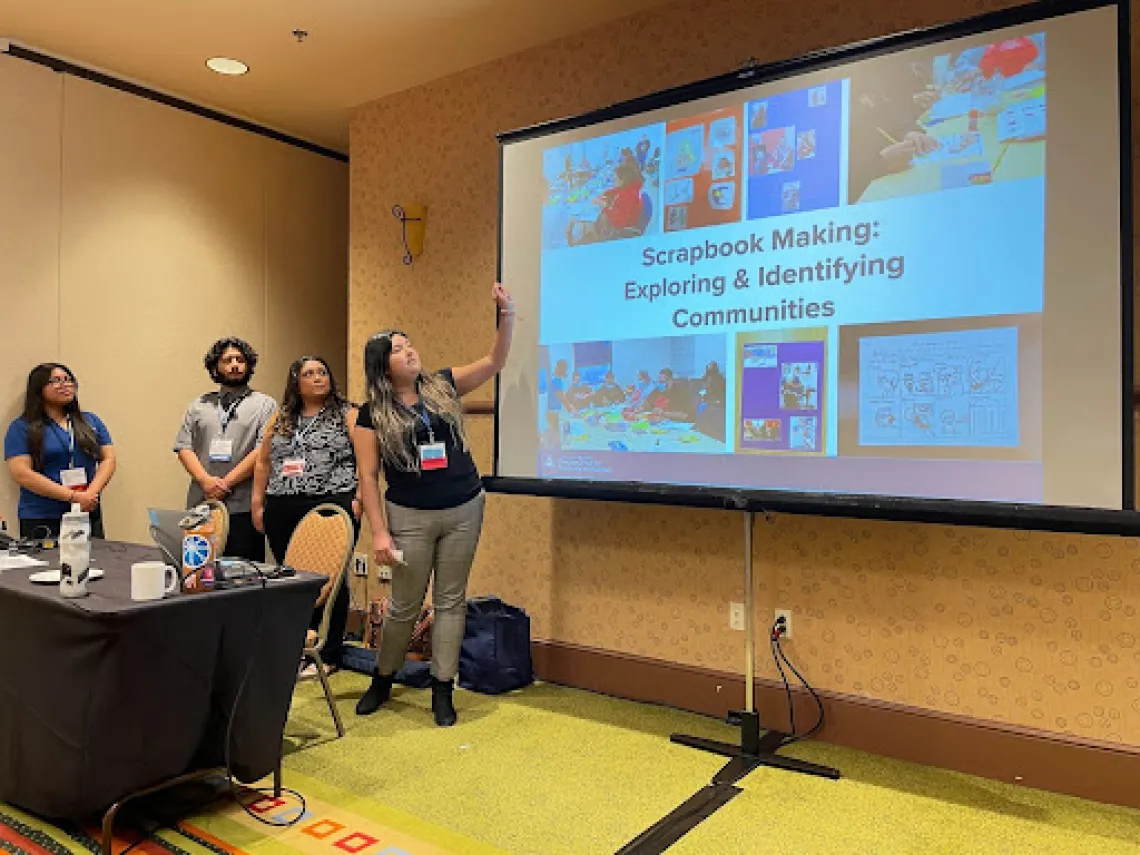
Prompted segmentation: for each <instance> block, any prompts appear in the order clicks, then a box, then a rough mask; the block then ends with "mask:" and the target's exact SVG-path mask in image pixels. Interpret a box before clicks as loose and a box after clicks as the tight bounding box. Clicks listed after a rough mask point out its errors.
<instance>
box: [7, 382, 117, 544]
mask: <svg viewBox="0 0 1140 855" xmlns="http://www.w3.org/2000/svg"><path fill="white" fill-rule="evenodd" d="M78 392H79V384H78V383H77V382H76V380H75V375H74V374H72V373H71V370H70V369H68V368H67V367H66V366H64V365H60V364H59V363H58V362H49V363H45V364H43V365H37V366H36V367H35V368H33V369H32V371H31V373H30V374H29V375H28V390H27V393H26V395H25V396H24V414H23V415H22V416H20V417H19V418H18V419H16V420H15V421H13V422H12V424H10V425H9V426H8V432H7V433H6V434H5V436H4V459H5V460H7V461H8V469H9V471H10V472H11V473H12V478H13V479H14V480H15V481H16V483H17V484H19V485H20V505H19V512H18V513H19V517H20V537H34V538H44V537H49V536H51V537H57V536H58V535H59V526H60V519H61V518H62V517H63V515H64V514H65V513H67V511H68V510H70V508H71V506H72V505H73V504H77V505H79V507H80V508H81V509H82V510H84V511H86V512H87V513H88V514H90V515H91V536H92V537H103V514H102V511H101V510H100V503H99V497H100V495H101V494H102V492H103V489H104V488H105V487H106V486H107V482H108V481H110V480H111V476H112V475H114V474H115V449H114V446H112V444H111V435H110V434H109V433H108V432H107V428H106V426H105V425H104V424H103V422H102V421H101V420H100V419H99V417H98V416H96V415H95V414H94V413H85V412H83V411H82V410H81V409H80V407H79V395H78Z"/></svg>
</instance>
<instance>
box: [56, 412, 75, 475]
mask: <svg viewBox="0 0 1140 855" xmlns="http://www.w3.org/2000/svg"><path fill="white" fill-rule="evenodd" d="M51 426H52V427H53V428H55V429H56V430H57V431H59V432H60V433H66V434H67V456H68V458H69V459H70V461H71V463H70V466H71V468H72V469H74V468H75V429H74V428H73V427H72V426H71V416H68V417H67V430H66V431H65V430H64V429H63V428H61V427H60V426H59V422H57V421H56V420H55V419H52V420H51Z"/></svg>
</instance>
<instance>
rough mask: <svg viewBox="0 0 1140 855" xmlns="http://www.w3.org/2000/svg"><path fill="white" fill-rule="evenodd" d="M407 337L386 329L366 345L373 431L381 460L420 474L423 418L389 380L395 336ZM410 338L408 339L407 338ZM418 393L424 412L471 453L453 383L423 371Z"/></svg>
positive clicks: (366, 366)
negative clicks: (419, 438)
mask: <svg viewBox="0 0 1140 855" xmlns="http://www.w3.org/2000/svg"><path fill="white" fill-rule="evenodd" d="M397 335H400V336H403V335H404V333H402V332H400V331H399V330H385V331H384V332H380V333H376V335H374V336H372V338H370V339H368V343H367V344H366V345H365V346H364V376H365V378H366V379H367V383H368V389H367V394H366V397H367V399H368V404H369V409H370V410H371V411H372V428H373V430H374V431H375V432H376V441H377V442H378V443H379V445H380V457H381V459H382V460H383V461H384V464H385V465H387V466H392V467H394V468H396V469H399V470H401V471H404V472H418V471H419V468H420V459H419V455H418V454H416V453H415V448H416V424H417V423H418V422H419V417H418V416H417V415H415V414H414V413H413V412H411V411H410V410H409V409H408V408H407V407H405V406H403V405H402V404H401V403H400V401H399V399H398V397H397V396H396V388H395V387H394V386H393V385H392V380H391V378H389V377H388V365H389V362H390V360H391V356H392V337H393V336H397ZM404 337H405V338H407V336H404ZM416 390H417V391H418V392H419V394H420V400H421V401H422V402H423V406H424V409H426V410H427V412H428V413H429V414H431V415H435V416H439V417H440V418H441V419H443V421H444V422H446V423H447V425H448V429H449V430H450V431H451V436H452V438H453V439H454V440H455V444H456V445H457V446H460V447H461V448H462V449H463V450H464V451H467V450H468V443H467V428H466V426H465V425H464V423H463V406H462V404H461V403H460V401H459V395H458V394H457V393H456V391H455V389H454V388H452V386H451V384H450V383H448V382H447V380H445V379H444V378H443V376H442V375H441V374H440V373H438V372H435V373H431V374H429V373H426V372H421V373H420V376H419V377H417V378H416Z"/></svg>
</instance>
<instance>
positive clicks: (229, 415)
mask: <svg viewBox="0 0 1140 855" xmlns="http://www.w3.org/2000/svg"><path fill="white" fill-rule="evenodd" d="M247 395H249V392H243V393H242V394H241V395H239V396H238V399H237V400H236V401H234V402H233V403H232V404H230V407H229V409H228V410H227V409H223V408H222V397H221V395H219V396H218V423H219V424H221V426H222V436H225V435H226V428H228V427H229V426H230V421H232V420H233V415H234V412H235V411H236V410H237V408H238V407H239V406H241V402H242V401H244V400H245V399H246V396H247Z"/></svg>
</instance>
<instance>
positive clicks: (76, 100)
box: [0, 57, 348, 542]
mask: <svg viewBox="0 0 1140 855" xmlns="http://www.w3.org/2000/svg"><path fill="white" fill-rule="evenodd" d="M0 182H2V184H0V186H3V187H4V188H5V192H4V193H3V194H2V195H0V252H2V255H0V257H2V258H3V259H4V272H3V275H2V277H0V306H3V312H4V321H3V323H4V326H3V330H4V331H3V334H2V335H0V365H2V366H3V371H0V419H2V420H3V424H4V427H6V426H7V424H8V421H9V420H10V419H11V418H12V417H14V416H15V415H17V414H18V412H19V409H20V407H21V405H22V399H23V390H24V382H25V378H26V376H27V372H28V370H29V369H30V368H31V367H32V366H33V365H34V364H35V363H37V362H40V361H44V360H53V359H58V360H60V361H63V362H65V363H66V364H68V365H69V367H71V369H72V370H73V371H74V372H75V373H76V375H77V376H78V377H79V380H80V383H81V388H80V401H81V403H82V405H83V407H84V409H87V410H91V411H94V412H96V413H98V414H99V416H100V417H102V418H103V420H104V421H105V422H106V423H107V426H108V428H109V429H110V431H111V434H112V436H113V438H114V441H115V446H116V450H117V454H118V458H119V470H118V473H117V474H116V476H115V479H114V481H112V483H111V485H110V486H109V487H108V489H107V491H106V492H105V494H104V512H105V515H106V524H107V533H108V536H109V537H113V538H116V539H122V540H141V541H144V542H145V541H146V540H147V539H148V536H147V527H146V509H147V507H148V506H160V507H181V503H182V502H183V500H184V494H185V489H186V476H185V474H184V473H183V471H182V468H181V466H179V464H178V462H177V460H176V458H175V457H174V455H173V453H172V452H171V450H170V447H171V443H172V442H173V439H174V434H175V432H176V431H177V429H178V425H179V422H180V420H181V416H182V412H183V410H184V409H185V407H186V404H187V403H188V402H189V401H190V400H191V398H193V397H194V396H195V395H198V394H201V393H202V392H203V391H206V390H207V389H208V388H210V380H209V378H208V377H207V375H206V373H205V371H204V369H203V368H202V361H201V360H202V355H203V354H204V352H205V350H206V348H207V347H208V346H209V344H210V342H211V341H213V340H214V339H215V338H216V337H218V336H220V335H231V334H232V335H240V336H243V337H245V338H248V339H249V340H250V341H251V342H252V343H253V345H254V346H255V347H256V348H257V349H258V350H259V351H260V353H261V356H262V363H261V365H260V366H259V369H258V375H257V377H256V378H255V381H254V385H255V386H256V387H257V388H259V389H261V390H262V391H265V392H267V393H269V394H272V395H274V396H279V395H280V393H281V390H282V388H283V387H284V377H285V369H286V367H287V366H288V364H289V362H290V361H291V360H292V359H293V358H294V357H296V356H298V355H300V354H302V353H311V352H314V351H316V352H320V353H322V354H324V355H325V356H326V357H327V358H328V359H329V360H330V361H331V362H332V364H333V367H334V370H335V371H337V372H338V374H339V376H341V377H344V375H345V358H344V357H345V353H346V337H347V321H346V305H347V299H348V294H347V291H348V289H347V280H348V247H347V229H348V224H347V212H348V168H347V166H346V165H345V164H343V163H338V162H335V161H332V160H329V159H328V158H324V157H321V156H318V155H315V154H309V153H307V152H303V151H301V150H299V149H295V148H291V147H289V146H285V145H283V144H281V143H277V142H274V141H272V140H268V139H265V138H262V137H258V136H254V135H252V134H249V133H247V132H244V131H239V130H237V129H234V128H230V127H227V126H224V125H221V124H218V123H217V122H212V121H209V120H206V119H202V118H200V117H197V116H193V115H190V114H188V113H184V112H180V111H177V110H173V109H170V108H168V107H164V106H162V105H160V104H156V103H152V102H150V101H145V100H142V99H139V98H137V97H134V96H131V95H127V94H125V93H121V92H117V91H114V90H111V89H107V88H105V87H102V86H98V85H96V84H93V83H89V82H87V81H84V80H79V79H76V78H71V77H65V76H61V75H57V74H54V73H53V72H50V71H48V70H46V69H43V68H40V67H38V66H34V65H31V64H28V63H25V62H21V61H20V60H16V59H11V58H7V57H4V58H0ZM0 512H2V513H3V514H4V515H5V516H6V517H8V518H9V519H14V517H15V513H16V488H15V485H14V484H13V483H12V482H11V479H10V478H9V477H7V474H6V473H5V474H4V477H3V478H0Z"/></svg>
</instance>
